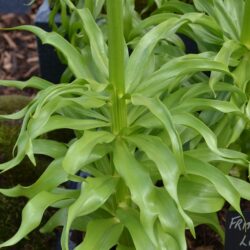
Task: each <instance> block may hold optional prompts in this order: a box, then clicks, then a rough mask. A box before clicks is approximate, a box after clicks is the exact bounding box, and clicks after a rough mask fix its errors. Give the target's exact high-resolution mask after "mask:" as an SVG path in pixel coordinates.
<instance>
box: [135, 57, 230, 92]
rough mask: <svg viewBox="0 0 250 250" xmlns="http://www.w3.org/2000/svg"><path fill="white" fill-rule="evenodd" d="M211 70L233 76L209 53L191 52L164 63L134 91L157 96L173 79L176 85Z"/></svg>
mask: <svg viewBox="0 0 250 250" xmlns="http://www.w3.org/2000/svg"><path fill="white" fill-rule="evenodd" d="M211 70H214V71H220V72H223V73H225V74H227V75H229V76H232V74H231V73H230V72H229V71H228V68H227V66H226V65H225V64H223V63H220V62H216V61H214V60H213V57H212V56H211V55H209V53H204V54H198V55H191V54H190V55H185V56H181V57H178V58H173V59H172V60H170V61H168V62H167V63H165V64H163V65H162V66H161V68H160V69H158V70H156V71H155V72H154V73H153V74H151V75H150V77H148V78H147V79H145V80H144V81H142V82H141V83H140V85H138V87H137V88H136V89H135V90H134V92H136V93H141V94H143V95H147V96H155V95H156V94H158V93H161V92H162V91H163V90H166V89H167V88H168V86H169V85H170V83H173V81H176V85H178V84H179V82H180V81H181V80H182V79H185V78H187V77H190V76H192V75H193V74H195V73H197V72H200V71H211Z"/></svg>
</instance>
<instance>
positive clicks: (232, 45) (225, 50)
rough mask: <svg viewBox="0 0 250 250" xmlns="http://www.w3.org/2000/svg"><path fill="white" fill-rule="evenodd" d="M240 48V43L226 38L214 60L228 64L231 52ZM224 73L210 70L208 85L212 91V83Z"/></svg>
mask: <svg viewBox="0 0 250 250" xmlns="http://www.w3.org/2000/svg"><path fill="white" fill-rule="evenodd" d="M239 48H240V44H239V43H237V42H235V41H233V40H228V41H226V42H225V43H224V44H223V45H222V48H221V49H220V51H219V52H218V54H217V55H216V57H215V58H214V60H215V61H217V62H221V63H224V64H225V65H226V66H229V62H230V59H231V56H232V54H233V53H234V52H235V51H236V50H237V49H239ZM223 76H224V74H223V73H221V72H214V71H213V72H212V73H211V76H210V79H209V86H210V88H211V89H212V90H213V91H214V85H215V84H216V83H217V82H218V81H219V80H221V78H223ZM222 80H223V79H222Z"/></svg>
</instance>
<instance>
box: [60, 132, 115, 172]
mask: <svg viewBox="0 0 250 250" xmlns="http://www.w3.org/2000/svg"><path fill="white" fill-rule="evenodd" d="M113 140H114V136H113V135H112V134H111V133H109V132H105V131H95V132H92V131H85V133H84V135H83V136H82V137H81V138H80V139H79V140H77V141H76V142H74V143H73V144H72V145H71V146H70V147H69V149H68V151H67V153H66V156H65V158H64V160H63V168H64V169H65V171H66V172H67V173H70V174H75V173H76V172H77V171H78V170H80V169H81V168H83V167H84V165H86V164H87V163H88V160H89V157H90V155H91V153H92V151H93V150H94V148H95V146H96V145H98V144H102V143H105V144H108V143H110V142H112V141H113Z"/></svg>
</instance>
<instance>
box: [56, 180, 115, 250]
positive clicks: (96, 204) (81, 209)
mask: <svg viewBox="0 0 250 250" xmlns="http://www.w3.org/2000/svg"><path fill="white" fill-rule="evenodd" d="M117 183H118V178H115V177H112V176H104V177H95V178H92V177H89V178H87V179H86V182H83V183H82V188H81V194H80V196H79V197H78V199H77V200H76V201H75V202H74V203H73V204H72V205H71V206H70V207H69V210H68V216H67V223H66V225H65V227H64V228H63V234H62V238H61V245H62V249H63V250H68V249H69V248H68V244H69V242H68V241H69V230H70V227H71V224H72V223H73V221H74V219H76V218H77V217H80V216H83V215H87V214H90V213H92V212H94V211H96V210H97V209H98V208H100V207H101V206H102V205H103V204H104V203H105V202H106V201H107V199H108V198H109V197H110V196H111V194H112V193H113V192H114V191H115V187H116V185H117Z"/></svg>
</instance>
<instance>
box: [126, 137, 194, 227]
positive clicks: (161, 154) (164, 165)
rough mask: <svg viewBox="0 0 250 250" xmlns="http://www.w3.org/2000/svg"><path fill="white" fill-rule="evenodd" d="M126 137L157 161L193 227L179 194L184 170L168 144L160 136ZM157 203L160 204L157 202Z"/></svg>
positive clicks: (178, 204) (189, 224) (168, 186)
mask: <svg viewBox="0 0 250 250" xmlns="http://www.w3.org/2000/svg"><path fill="white" fill-rule="evenodd" d="M126 139H127V140H128V141H130V142H132V143H133V144H135V145H136V146H137V147H138V148H139V149H140V150H142V151H143V152H145V154H146V155H147V157H148V158H149V159H150V160H152V161H153V162H154V163H155V165H156V166H157V168H158V171H159V172H160V174H161V177H162V180H163V183H164V186H165V188H166V190H167V191H168V193H169V195H170V196H171V197H172V199H173V200H174V201H175V202H176V204H177V207H178V209H179V211H180V213H181V215H182V216H183V218H184V220H185V221H186V223H187V224H188V226H189V227H190V228H192V227H193V224H192V221H191V220H190V218H189V217H188V216H187V215H186V213H185V212H184V210H183V209H182V207H181V204H180V202H179V198H178V194H177V185H178V181H179V177H180V175H181V174H182V173H183V172H182V170H181V167H180V166H179V165H178V162H177V160H176V159H175V157H174V155H173V154H172V152H171V151H170V150H169V148H168V147H167V145H166V144H164V143H163V141H162V140H161V139H160V138H158V137H154V136H149V135H134V136H133V135H132V136H129V137H126ZM156 205H158V204H157V203H156Z"/></svg>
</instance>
